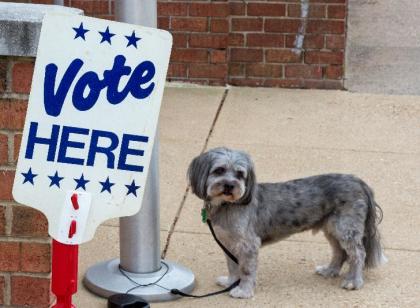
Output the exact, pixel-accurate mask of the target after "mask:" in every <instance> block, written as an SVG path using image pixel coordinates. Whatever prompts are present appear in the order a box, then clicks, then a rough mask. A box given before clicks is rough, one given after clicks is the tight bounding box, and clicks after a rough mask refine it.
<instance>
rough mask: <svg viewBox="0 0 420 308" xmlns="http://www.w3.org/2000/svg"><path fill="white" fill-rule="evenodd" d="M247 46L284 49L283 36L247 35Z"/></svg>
mask: <svg viewBox="0 0 420 308" xmlns="http://www.w3.org/2000/svg"><path fill="white" fill-rule="evenodd" d="M246 44H247V46H251V47H284V34H268V33H248V34H247V40H246Z"/></svg>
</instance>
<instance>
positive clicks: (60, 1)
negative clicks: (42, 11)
mask: <svg viewBox="0 0 420 308" xmlns="http://www.w3.org/2000/svg"><path fill="white" fill-rule="evenodd" d="M54 4H55V5H63V6H64V0H54Z"/></svg>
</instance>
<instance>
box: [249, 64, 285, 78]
mask: <svg viewBox="0 0 420 308" xmlns="http://www.w3.org/2000/svg"><path fill="white" fill-rule="evenodd" d="M246 76H247V77H271V78H280V77H283V66H282V65H273V64H264V63H252V64H247V66H246Z"/></svg>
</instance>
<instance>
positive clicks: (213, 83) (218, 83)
mask: <svg viewBox="0 0 420 308" xmlns="http://www.w3.org/2000/svg"><path fill="white" fill-rule="evenodd" d="M208 85H209V86H225V85H226V80H225V79H210V80H209V81H208Z"/></svg>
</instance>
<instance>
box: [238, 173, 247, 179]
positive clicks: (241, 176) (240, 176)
mask: <svg viewBox="0 0 420 308" xmlns="http://www.w3.org/2000/svg"><path fill="white" fill-rule="evenodd" d="M236 177H237V178H238V179H243V178H244V177H245V173H244V172H243V171H238V172H236Z"/></svg>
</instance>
